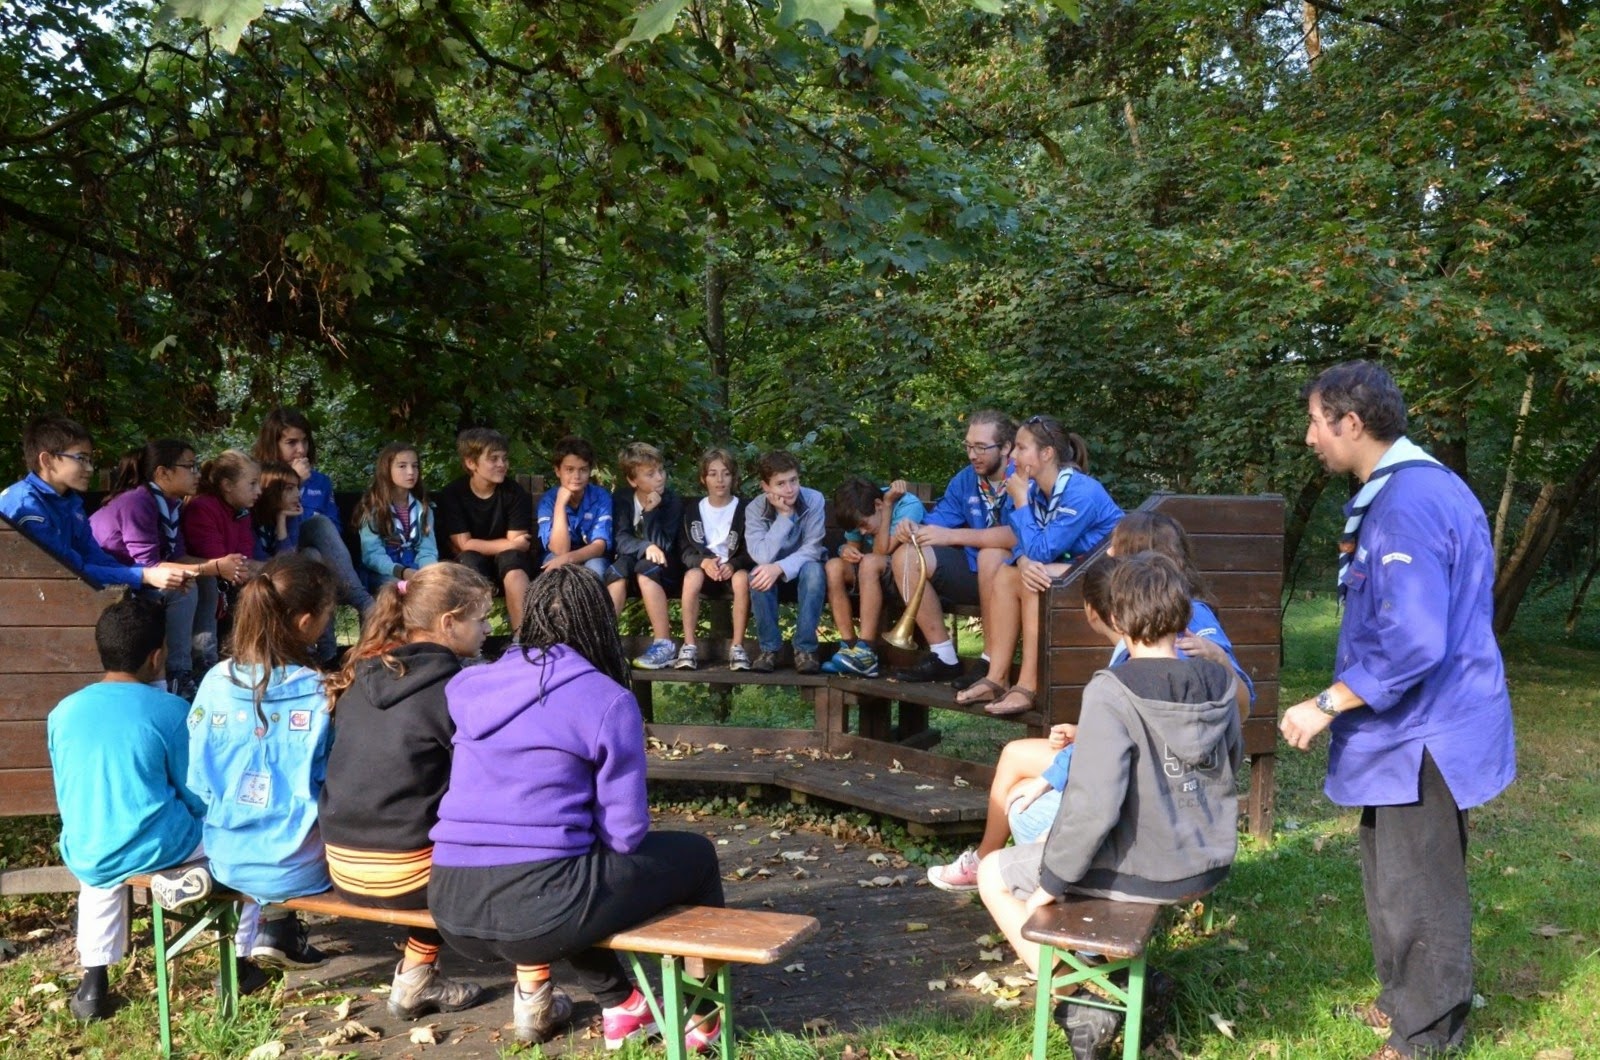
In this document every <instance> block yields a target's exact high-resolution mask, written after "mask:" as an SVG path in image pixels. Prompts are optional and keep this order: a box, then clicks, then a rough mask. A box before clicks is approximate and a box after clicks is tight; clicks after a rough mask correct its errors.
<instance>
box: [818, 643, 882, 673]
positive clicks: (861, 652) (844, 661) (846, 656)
mask: <svg viewBox="0 0 1600 1060" xmlns="http://www.w3.org/2000/svg"><path fill="white" fill-rule="evenodd" d="M829 661H830V662H832V663H833V664H834V667H835V669H834V670H833V671H832V672H833V673H836V674H854V675H855V676H856V677H877V676H878V654H877V652H875V651H873V650H872V649H871V648H869V647H867V645H866V643H865V642H862V643H860V644H857V645H856V646H855V647H854V648H840V649H839V650H838V651H836V652H834V653H833V658H832V659H831V660H829Z"/></svg>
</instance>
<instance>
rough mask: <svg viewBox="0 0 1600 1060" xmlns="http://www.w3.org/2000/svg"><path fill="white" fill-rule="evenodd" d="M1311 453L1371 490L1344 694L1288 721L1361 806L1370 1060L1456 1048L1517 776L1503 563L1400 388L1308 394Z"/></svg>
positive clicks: (1352, 517) (1334, 375)
mask: <svg viewBox="0 0 1600 1060" xmlns="http://www.w3.org/2000/svg"><path fill="white" fill-rule="evenodd" d="M1304 396H1305V397H1306V401H1307V405H1308V408H1309V414H1310V426H1309V427H1308V428H1307V430H1306V444H1307V445H1309V446H1310V447H1311V448H1312V449H1313V450H1315V451H1316V453H1317V456H1318V457H1319V458H1320V459H1321V460H1322V463H1323V465H1324V466H1326V467H1327V469H1328V470H1329V471H1330V472H1334V473H1336V474H1337V473H1349V474H1354V475H1355V476H1356V478H1357V479H1359V480H1360V481H1361V483H1362V486H1361V489H1360V491H1359V492H1358V493H1357V494H1356V497H1355V499H1354V500H1352V501H1351V502H1350V504H1349V506H1348V507H1347V508H1346V516H1347V521H1346V523H1345V531H1344V536H1343V537H1342V538H1341V539H1340V557H1339V593H1340V596H1341V597H1342V598H1343V601H1344V617H1343V621H1342V623H1341V625H1340V628H1339V647H1338V658H1337V660H1336V661H1335V664H1334V675H1335V678H1336V679H1335V681H1334V683H1333V684H1332V686H1330V687H1329V688H1327V689H1326V690H1324V691H1323V692H1321V693H1319V694H1318V695H1317V696H1316V697H1315V698H1314V699H1308V700H1306V701H1305V702H1303V703H1297V704H1295V705H1294V706H1292V707H1290V708H1289V709H1288V710H1286V711H1285V712H1284V715H1283V719H1282V722H1281V723H1280V725H1279V728H1280V730H1281V731H1282V733H1283V736H1284V739H1286V740H1287V741H1288V742H1289V743H1290V744H1291V745H1293V746H1294V747H1296V748H1299V749H1300V750H1305V749H1306V748H1308V747H1309V746H1310V745H1311V742H1312V741H1313V740H1314V739H1315V738H1316V736H1317V735H1318V734H1319V733H1321V732H1322V731H1323V730H1324V729H1330V728H1331V730H1332V735H1331V741H1332V742H1331V745H1330V747H1329V750H1328V778H1327V784H1326V787H1325V790H1326V792H1327V795H1328V797H1329V798H1330V799H1332V800H1333V801H1334V802H1336V803H1338V804H1340V805H1343V806H1360V807H1361V808H1362V809H1361V826H1360V847H1361V879H1362V888H1363V890H1364V891H1365V894H1366V905H1367V922H1368V929H1369V931H1370V934H1371V937H1372V950H1373V958H1374V960H1375V962H1376V964H1377V973H1378V982H1379V984H1380V987H1381V992H1380V993H1379V995H1378V999H1377V1001H1376V1003H1375V1004H1372V1005H1366V1006H1362V1007H1360V1008H1359V1009H1357V1010H1356V1016H1357V1018H1359V1019H1361V1020H1362V1021H1363V1022H1365V1023H1366V1024H1367V1025H1368V1026H1371V1027H1373V1028H1374V1029H1376V1030H1379V1031H1386V1032H1387V1033H1388V1035H1389V1038H1388V1041H1387V1043H1386V1044H1385V1045H1384V1046H1383V1047H1382V1048H1381V1049H1379V1050H1378V1051H1377V1052H1376V1053H1374V1054H1373V1056H1372V1060H1390V1058H1394V1057H1406V1056H1426V1055H1430V1054H1436V1053H1441V1052H1445V1051H1449V1050H1453V1049H1455V1048H1456V1047H1457V1046H1459V1045H1460V1044H1461V1042H1462V1040H1463V1038H1464V1037H1465V1034H1466V1019H1467V1013H1468V1012H1469V1011H1470V1010H1471V1008H1472V904H1471V899H1470V898H1469V896H1468V894H1467V867H1466V851H1467V813H1466V811H1467V810H1468V809H1469V808H1471V807H1473V806H1478V805H1480V804H1482V803H1484V802H1487V801H1488V800H1489V799H1492V798H1494V796H1496V795H1498V794H1499V793H1500V792H1501V791H1503V790H1505V788H1506V786H1507V785H1509V784H1510V783H1511V781H1512V779H1513V777H1514V776H1515V775H1516V754H1515V745H1514V741H1513V736H1512V725H1511V698H1510V694H1509V693H1508V691H1507V689H1506V679H1505V668H1504V665H1503V663H1502V661H1501V658H1500V649H1499V646H1498V645H1497V644H1496V643H1495V639H1494V631H1493V627H1492V619H1493V613H1494V609H1493V601H1492V599H1491V594H1490V589H1491V587H1492V585H1493V584H1494V552H1493V549H1492V548H1491V546H1490V543H1489V527H1488V521H1487V520H1486V519H1485V518H1484V513H1483V507H1482V505H1480V504H1479V503H1478V500H1477V498H1476V497H1475V496H1473V494H1472V491H1471V490H1470V489H1468V488H1467V485H1466V484H1465V483H1464V482H1462V481H1461V479H1459V478H1458V477H1456V475H1455V474H1453V473H1452V472H1451V471H1450V470H1449V469H1447V468H1445V467H1444V466H1443V465H1442V464H1440V463H1439V462H1438V461H1437V460H1435V459H1434V458H1433V457H1431V456H1429V455H1428V454H1427V453H1426V452H1424V451H1423V450H1422V449H1420V448H1419V447H1418V446H1416V445H1415V444H1413V443H1412V442H1411V441H1410V440H1409V439H1407V438H1406V437H1405V427H1406V407H1405V400H1404V398H1403V397H1402V396H1401V394H1400V390H1399V388H1398V387H1396V386H1395V383H1394V380H1393V379H1391V378H1390V376H1389V374H1388V373H1387V372H1386V371H1384V370H1383V369H1382V368H1380V367H1378V366H1377V365H1375V364H1371V363H1368V362H1365V361H1356V362H1352V363H1348V364H1341V365H1336V366H1335V367H1333V368H1330V369H1328V370H1327V371H1326V372H1324V373H1322V375H1321V376H1319V377H1318V378H1317V380H1316V381H1315V382H1314V383H1312V384H1311V385H1310V386H1308V387H1307V388H1306V390H1305V393H1304Z"/></svg>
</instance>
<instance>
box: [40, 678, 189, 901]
mask: <svg viewBox="0 0 1600 1060" xmlns="http://www.w3.org/2000/svg"><path fill="white" fill-rule="evenodd" d="M188 710H189V704H187V703H185V702H184V701H183V700H181V699H179V698H178V697H177V696H173V695H168V694H167V693H165V692H158V691H156V690H155V689H153V688H151V687H150V686H149V685H145V684H138V683H135V682H131V681H101V682H99V683H98V684H93V685H90V686H89V687H88V688H84V689H81V690H79V691H77V692H74V693H73V694H72V695H70V696H68V697H67V698H66V699H63V700H62V701H61V702H60V703H58V704H56V708H55V709H54V710H52V711H51V712H50V717H49V719H48V720H47V721H46V722H45V731H46V732H47V733H48V737H49V744H50V766H51V769H52V771H53V773H54V777H55V787H56V805H57V806H59V807H60V809H61V860H62V861H63V862H65V863H66V866H67V868H69V869H71V870H72V874H73V875H74V876H76V877H77V878H78V879H80V880H82V881H83V882H84V883H87V884H88V885H89V886H91V887H115V886H116V885H117V884H119V883H121V882H122V881H123V880H125V879H127V878H128V877H129V876H133V875H135V874H137V873H141V872H153V871H155V870H156V869H166V868H171V867H172V866H173V865H177V864H179V863H180V862H182V861H183V860H184V859H185V858H187V857H188V856H189V855H190V854H193V853H194V849H195V847H197V846H199V845H200V819H201V817H202V816H203V815H204V814H205V812H206V807H205V803H203V802H201V801H200V799H199V798H197V797H196V796H195V795H194V793H193V792H191V791H190V790H189V788H188V787H187V785H186V784H185V781H184V778H185V777H186V776H187V775H188V771H189V734H188V732H187V731H186V730H185V729H184V718H185V716H186V715H187V713H188Z"/></svg>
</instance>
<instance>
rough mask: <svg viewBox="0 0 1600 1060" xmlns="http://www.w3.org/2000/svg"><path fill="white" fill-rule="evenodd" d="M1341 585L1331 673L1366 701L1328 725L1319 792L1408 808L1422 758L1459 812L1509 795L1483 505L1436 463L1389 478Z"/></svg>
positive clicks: (1508, 735) (1506, 728)
mask: <svg viewBox="0 0 1600 1060" xmlns="http://www.w3.org/2000/svg"><path fill="white" fill-rule="evenodd" d="M1345 514H1346V515H1347V516H1348V515H1349V512H1348V510H1347V511H1346V513H1345ZM1348 584H1349V591H1348V592H1347V593H1346V595H1345V601H1344V618H1343V621H1342V622H1341V623H1340V625H1339V650H1338V657H1337V660H1336V662H1335V665H1334V679H1335V680H1338V681H1343V682H1344V683H1345V684H1346V685H1348V686H1349V687H1350V689H1351V691H1353V692H1355V693H1356V695H1358V696H1360V697H1361V698H1362V699H1363V700H1365V701H1366V704H1367V707H1366V708H1360V707H1358V708H1356V709H1355V710H1347V711H1344V712H1342V713H1341V714H1340V715H1339V716H1338V717H1337V718H1335V719H1334V721H1333V725H1332V726H1331V744H1330V747H1329V749H1328V779H1327V784H1326V786H1325V790H1326V791H1327V795H1328V798H1330V799H1332V800H1333V801H1334V802H1336V803H1338V804H1339V805H1341V806H1390V805H1401V804H1405V803H1412V802H1415V801H1416V800H1417V776H1418V774H1419V772H1420V771H1421V769H1422V752H1423V751H1424V750H1427V751H1428V752H1429V753H1431V754H1432V755H1433V760H1434V762H1435V763H1436V764H1437V765H1438V767H1439V772H1440V773H1441V774H1443V776H1444V779H1445V783H1447V784H1448V785H1449V786H1450V793H1451V794H1452V795H1454V796H1455V800H1456V804H1457V805H1458V806H1459V807H1460V808H1461V809H1463V810H1465V809H1469V808H1471V807H1473V806H1478V805H1481V804H1483V803H1485V802H1487V801H1489V800H1490V799H1492V798H1494V797H1495V796H1496V795H1498V794H1499V793H1500V792H1502V791H1504V790H1505V789H1506V787H1507V786H1508V785H1510V783H1511V781H1512V780H1513V779H1514V778H1515V777H1516V769H1517V763H1516V745H1515V738H1514V735H1513V732H1512V724H1511V694H1510V692H1509V690H1508V689H1507V687H1506V675H1505V666H1504V663H1503V662H1502V660H1501V658H1500V646H1499V645H1498V644H1497V643H1496V642H1495V637H1494V625H1493V618H1494V600H1493V595H1492V590H1493V586H1494V550H1493V548H1492V546H1491V545H1490V541H1489V523H1488V520H1487V519H1486V518H1485V517H1484V514H1483V506H1482V505H1481V504H1479V503H1478V498H1477V497H1475V496H1474V495H1473V493H1472V491H1471V490H1470V489H1468V488H1467V486H1466V484H1465V483H1463V482H1462V481H1461V479H1459V478H1458V477H1456V475H1455V474H1454V473H1453V472H1451V471H1449V470H1448V469H1446V468H1443V467H1438V468H1434V467H1415V468H1407V469H1404V470H1401V471H1396V472H1395V473H1394V476H1393V477H1392V478H1391V479H1390V480H1389V483H1388V485H1386V486H1385V487H1384V489H1383V491H1382V492H1381V493H1379V494H1378V496H1377V497H1376V498H1375V499H1374V500H1373V502H1372V506H1371V507H1370V508H1369V509H1367V514H1366V517H1365V518H1364V519H1363V521H1362V523H1361V531H1360V537H1359V538H1358V539H1357V548H1356V554H1355V560H1354V562H1353V563H1352V564H1351V568H1350V577H1349V583H1348Z"/></svg>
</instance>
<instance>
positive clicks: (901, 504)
mask: <svg viewBox="0 0 1600 1060" xmlns="http://www.w3.org/2000/svg"><path fill="white" fill-rule="evenodd" d="M878 492H879V493H884V494H887V493H888V492H889V487H887V486H884V487H883V488H881V489H879V490H878ZM927 514H928V509H927V508H925V507H923V504H922V498H920V497H918V496H916V495H915V494H911V493H905V494H902V495H901V496H900V499H899V500H897V501H895V502H894V511H892V512H890V513H889V529H891V530H893V529H894V528H895V527H897V526H899V525H900V523H901V522H902V521H903V520H906V519H910V520H911V521H912V522H914V523H920V522H922V520H923V517H924V516H925V515H927ZM844 539H845V540H846V541H848V542H850V543H851V544H853V545H855V546H856V547H857V548H859V549H860V550H861V551H863V552H871V551H872V546H873V543H874V541H875V540H876V537H875V535H873V534H863V533H862V532H861V531H859V530H846V531H845V532H844ZM839 550H840V551H841V552H843V551H844V546H843V545H840V546H839Z"/></svg>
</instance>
